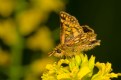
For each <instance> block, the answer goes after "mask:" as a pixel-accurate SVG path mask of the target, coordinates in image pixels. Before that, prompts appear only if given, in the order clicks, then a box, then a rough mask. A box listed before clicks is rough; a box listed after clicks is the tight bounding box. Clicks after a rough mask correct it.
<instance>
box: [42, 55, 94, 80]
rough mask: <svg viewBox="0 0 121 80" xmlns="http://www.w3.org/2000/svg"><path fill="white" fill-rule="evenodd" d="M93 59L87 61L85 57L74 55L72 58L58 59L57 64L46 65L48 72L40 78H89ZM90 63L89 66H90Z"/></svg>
mask: <svg viewBox="0 0 121 80" xmlns="http://www.w3.org/2000/svg"><path fill="white" fill-rule="evenodd" d="M94 61H95V57H93V56H92V57H91V58H90V59H89V60H88V57H87V55H83V54H80V55H76V56H75V57H72V58H66V59H60V60H59V61H58V62H57V63H54V64H48V65H47V67H46V69H47V70H48V72H46V73H44V74H43V76H42V79H43V80H49V77H53V78H54V79H55V80H81V79H84V78H85V77H89V76H91V75H90V73H92V72H93V67H94ZM90 63H91V64H90Z"/></svg>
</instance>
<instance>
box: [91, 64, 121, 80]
mask: <svg viewBox="0 0 121 80" xmlns="http://www.w3.org/2000/svg"><path fill="white" fill-rule="evenodd" d="M95 66H96V67H97V68H98V69H99V71H98V73H97V74H95V75H93V77H92V79H91V80H110V79H111V78H117V77H118V76H121V74H120V73H118V74H116V73H113V72H111V71H112V68H111V63H109V62H107V63H106V64H105V63H99V62H97V63H96V64H95Z"/></svg>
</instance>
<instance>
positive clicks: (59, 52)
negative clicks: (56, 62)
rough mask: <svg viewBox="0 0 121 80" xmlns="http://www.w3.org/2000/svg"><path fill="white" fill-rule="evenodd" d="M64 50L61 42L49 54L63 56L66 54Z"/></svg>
mask: <svg viewBox="0 0 121 80" xmlns="http://www.w3.org/2000/svg"><path fill="white" fill-rule="evenodd" d="M64 52H65V51H64V50H63V48H62V46H61V45H60V44H59V45H58V46H57V47H56V48H55V49H54V50H53V51H52V52H50V53H49V55H50V56H51V55H54V56H56V57H63V55H64Z"/></svg>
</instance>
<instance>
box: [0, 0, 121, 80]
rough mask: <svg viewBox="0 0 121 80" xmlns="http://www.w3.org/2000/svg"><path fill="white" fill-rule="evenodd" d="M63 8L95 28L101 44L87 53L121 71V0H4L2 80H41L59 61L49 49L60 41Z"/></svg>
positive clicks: (0, 9)
mask: <svg viewBox="0 0 121 80" xmlns="http://www.w3.org/2000/svg"><path fill="white" fill-rule="evenodd" d="M60 11H66V12H67V13H69V14H71V15H73V16H75V17H76V18H77V19H78V20H79V22H80V25H85V24H86V25H89V26H90V27H91V28H93V29H94V30H95V32H96V33H97V34H98V36H97V37H98V39H100V40H101V46H99V47H96V48H95V49H92V50H90V51H88V52H86V53H88V55H92V54H93V55H94V56H96V61H100V62H111V63H112V68H113V72H121V67H120V65H121V51H120V50H121V49H120V45H121V31H120V30H121V22H120V21H121V1H120V0H0V80H41V74H42V73H43V71H44V68H45V65H46V64H48V63H52V62H54V61H55V59H54V58H53V57H48V52H49V51H51V50H52V49H53V48H54V47H55V46H56V45H57V44H58V43H59V36H60V35H59V32H60V19H59V12H60ZM113 80H121V78H120V77H119V78H118V79H113Z"/></svg>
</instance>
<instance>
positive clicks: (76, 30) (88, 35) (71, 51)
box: [49, 11, 100, 57]
mask: <svg viewBox="0 0 121 80" xmlns="http://www.w3.org/2000/svg"><path fill="white" fill-rule="evenodd" d="M60 28H61V31H60V44H58V46H57V47H56V48H55V49H54V50H53V51H52V52H50V53H49V55H50V56H51V55H54V56H56V57H63V56H69V57H71V56H73V55H76V54H77V53H79V52H83V51H87V50H90V49H92V48H94V47H95V46H98V45H100V40H97V39H96V36H97V34H95V32H94V30H93V29H92V28H90V27H89V26H87V25H82V26H80V24H79V22H78V20H77V19H76V18H75V17H74V16H71V15H70V14H68V13H66V12H64V11H61V12H60Z"/></svg>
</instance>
